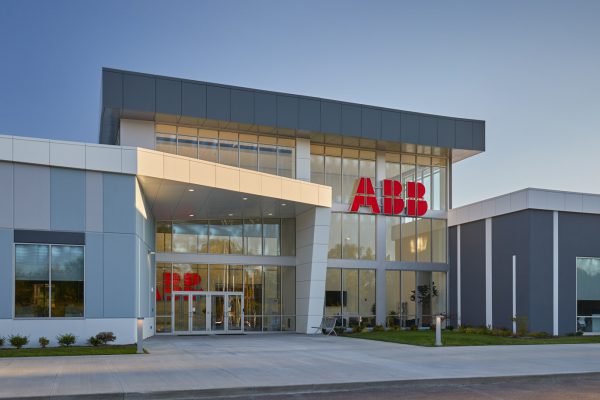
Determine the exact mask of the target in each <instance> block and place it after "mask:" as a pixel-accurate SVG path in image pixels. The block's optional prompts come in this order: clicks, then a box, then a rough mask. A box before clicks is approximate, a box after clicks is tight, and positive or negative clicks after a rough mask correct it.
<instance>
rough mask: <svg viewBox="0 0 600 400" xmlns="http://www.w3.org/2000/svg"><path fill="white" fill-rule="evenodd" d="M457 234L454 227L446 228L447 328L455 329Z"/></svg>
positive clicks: (456, 310)
mask: <svg viewBox="0 0 600 400" xmlns="http://www.w3.org/2000/svg"><path fill="white" fill-rule="evenodd" d="M456 235H457V232H456V227H455V226H451V227H450V228H448V262H449V263H450V271H449V275H448V293H449V296H448V321H447V325H448V326H454V327H456V326H457V325H458V320H457V317H458V308H457V301H458V300H457V297H458V296H457V295H456V294H457V292H456V289H457V279H456V263H457V252H456V244H457V236H456Z"/></svg>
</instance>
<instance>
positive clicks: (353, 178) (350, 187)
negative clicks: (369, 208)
mask: <svg viewBox="0 0 600 400" xmlns="http://www.w3.org/2000/svg"><path fill="white" fill-rule="evenodd" d="M358 155H359V151H358V150H354V149H343V150H342V156H343V158H342V203H349V202H350V199H351V198H352V195H353V194H354V193H355V192H356V185H357V184H358V177H359V174H358V170H359V169H358V165H359V161H358Z"/></svg>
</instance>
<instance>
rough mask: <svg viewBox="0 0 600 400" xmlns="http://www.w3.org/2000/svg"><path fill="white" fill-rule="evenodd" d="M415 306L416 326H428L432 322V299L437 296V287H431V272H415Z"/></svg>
mask: <svg viewBox="0 0 600 400" xmlns="http://www.w3.org/2000/svg"><path fill="white" fill-rule="evenodd" d="M416 274H417V290H416V292H415V296H416V306H417V321H418V324H419V325H418V326H419V327H421V326H430V325H431V321H432V310H431V303H432V298H433V297H434V296H437V295H438V294H439V292H438V290H437V286H436V287H434V286H433V285H432V280H431V272H429V271H417V272H416Z"/></svg>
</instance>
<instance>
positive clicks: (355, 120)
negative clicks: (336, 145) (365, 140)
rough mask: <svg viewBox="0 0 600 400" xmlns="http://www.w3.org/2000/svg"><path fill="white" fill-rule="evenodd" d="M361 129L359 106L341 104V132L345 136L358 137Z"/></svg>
mask: <svg viewBox="0 0 600 400" xmlns="http://www.w3.org/2000/svg"><path fill="white" fill-rule="evenodd" d="M361 129H362V113H361V110H360V106H357V105H354V104H342V132H344V134H345V135H352V136H357V137H360V135H361Z"/></svg>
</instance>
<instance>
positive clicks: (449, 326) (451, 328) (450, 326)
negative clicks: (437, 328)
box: [446, 325, 454, 331]
mask: <svg viewBox="0 0 600 400" xmlns="http://www.w3.org/2000/svg"><path fill="white" fill-rule="evenodd" d="M446 330H447V331H453V330H454V327H453V326H452V325H448V326H446Z"/></svg>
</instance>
